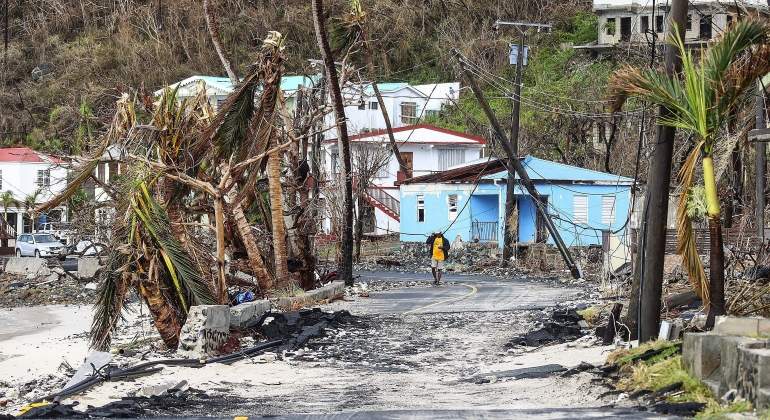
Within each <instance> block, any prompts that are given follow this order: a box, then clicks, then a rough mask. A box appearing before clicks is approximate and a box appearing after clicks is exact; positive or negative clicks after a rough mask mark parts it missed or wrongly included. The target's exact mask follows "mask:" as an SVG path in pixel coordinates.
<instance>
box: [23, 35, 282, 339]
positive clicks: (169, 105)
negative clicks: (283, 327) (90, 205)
mask: <svg viewBox="0 0 770 420" xmlns="http://www.w3.org/2000/svg"><path fill="white" fill-rule="evenodd" d="M282 43H283V39H282V37H281V35H280V34H278V33H275V32H271V33H270V35H269V36H268V38H267V39H266V40H265V42H264V44H263V47H262V49H261V51H260V52H259V55H258V57H257V60H256V62H255V64H254V65H253V66H252V67H251V68H250V71H249V74H248V75H247V76H246V77H245V78H244V79H243V80H242V81H241V82H240V84H239V85H238V86H237V88H236V90H235V91H234V92H233V93H232V94H231V95H230V96H229V97H228V99H227V100H226V101H225V103H224V105H223V106H222V107H221V109H220V110H219V112H218V113H216V114H215V113H214V112H213V110H212V109H211V106H210V105H209V103H208V102H207V98H206V97H205V96H204V95H205V89H203V90H201V93H200V94H199V95H198V96H197V97H194V98H192V99H185V100H179V99H178V98H177V95H176V93H177V92H176V91H175V90H170V89H169V90H167V91H166V92H165V93H164V94H163V95H161V97H160V98H158V100H157V102H155V103H154V104H153V105H152V106H146V111H147V112H138V111H137V109H136V105H135V103H136V102H138V101H137V100H136V98H133V99H132V98H130V97H129V96H128V95H124V96H123V97H122V98H121V99H120V100H119V101H118V104H117V111H116V114H115V117H114V119H113V122H112V124H111V126H110V129H109V130H108V131H107V133H106V134H105V135H104V136H103V138H102V139H101V142H100V144H99V145H98V146H97V147H95V148H94V150H95V153H94V154H93V156H92V157H91V158H90V159H87V160H85V161H84V162H83V163H82V164H81V166H80V168H79V169H78V173H77V174H76V176H75V177H74V178H73V182H72V183H71V184H69V185H68V188H67V189H66V190H65V191H64V192H63V193H62V194H60V195H58V196H57V197H55V198H54V199H52V200H51V201H50V202H48V203H46V204H44V205H41V206H40V207H39V208H37V209H36V211H44V210H46V209H48V208H51V207H53V206H55V205H57V204H59V203H61V202H62V201H64V200H66V199H67V198H68V197H69V196H71V195H72V194H74V193H75V191H77V190H78V189H79V188H80V186H81V184H82V183H84V182H85V181H86V180H87V179H88V178H89V177H90V176H91V174H92V173H93V171H94V168H95V167H96V164H97V162H98V161H99V158H100V156H101V154H102V153H103V151H104V150H105V149H106V148H107V147H117V148H118V149H119V150H121V151H122V152H121V157H120V159H119V164H120V167H121V176H120V177H119V179H118V180H117V181H116V182H114V184H113V185H112V186H111V187H112V189H111V190H112V194H113V196H112V197H111V198H112V200H113V201H114V203H115V207H114V216H113V223H112V232H111V253H110V255H109V258H108V261H107V265H106V267H105V269H104V270H102V275H101V278H100V286H99V297H98V300H97V302H96V309H95V316H94V321H93V325H92V329H91V345H92V347H94V348H97V349H105V348H107V347H108V346H109V344H110V341H111V336H112V332H113V331H114V330H115V327H116V325H117V324H118V321H119V320H120V319H121V314H122V311H123V309H124V305H125V302H126V299H127V295H128V293H129V292H130V291H132V290H134V291H136V292H137V294H138V295H139V296H141V298H142V299H143V300H144V302H145V303H146V304H147V306H148V307H149V309H150V312H151V314H152V316H153V319H154V322H155V326H156V328H157V329H158V331H159V333H160V336H161V338H162V339H163V341H164V342H165V344H166V345H167V346H168V347H169V348H176V346H177V344H178V340H179V333H180V330H181V328H182V325H183V324H184V322H185V319H186V317H187V313H188V311H189V308H190V307H191V306H193V305H201V304H226V303H227V302H228V300H229V299H228V296H227V288H228V282H229V278H230V276H229V272H228V264H229V263H230V262H234V261H235V260H237V259H238V256H239V255H246V256H247V262H246V263H245V264H240V265H239V267H246V269H245V271H248V272H247V274H250V275H252V276H253V278H254V279H255V283H256V284H254V287H255V288H258V290H259V291H260V292H261V293H262V294H263V295H268V294H269V293H270V292H271V290H272V289H273V287H274V286H275V285H279V286H283V287H285V286H287V285H289V284H290V283H291V282H292V280H291V279H290V278H289V276H288V273H286V255H287V251H286V242H285V233H284V232H283V230H282V229H280V227H281V224H282V223H283V217H282V216H283V214H282V213H283V212H282V209H283V204H282V192H281V179H280V177H281V171H280V162H281V160H282V155H283V151H284V150H285V149H287V148H289V146H291V145H292V144H293V142H296V138H294V137H289V140H288V141H283V137H282V135H281V130H279V129H278V128H279V124H278V121H279V118H278V112H277V111H276V108H277V104H279V101H278V98H279V89H280V80H281V74H282V62H283V54H282V50H283V46H282ZM144 102H145V103H147V102H151V101H144ZM268 168H269V170H266V169H268ZM264 175H266V176H267V177H268V179H269V184H270V193H269V198H270V206H271V208H272V210H271V212H270V213H271V215H272V221H271V222H272V223H271V224H270V226H272V232H273V241H272V243H273V245H272V246H273V248H272V249H271V248H270V247H268V246H263V248H262V249H261V248H260V247H259V245H258V244H261V242H260V241H258V240H257V238H256V237H255V232H254V229H253V227H252V225H251V224H250V223H249V221H248V219H247V214H248V213H249V211H248V209H249V208H251V206H252V205H253V204H254V203H256V202H258V201H260V200H262V193H261V192H260V191H259V189H258V188H257V183H258V181H259V180H260V179H261V178H262V177H263V176H264ZM263 222H267V221H266V220H263ZM265 224H267V223H265ZM262 242H264V241H262ZM273 255H275V256H276V257H275V258H274V259H273V258H272V256H273ZM266 256H270V258H266ZM269 262H272V264H273V266H272V269H271V268H270V266H269V265H268V263H269Z"/></svg>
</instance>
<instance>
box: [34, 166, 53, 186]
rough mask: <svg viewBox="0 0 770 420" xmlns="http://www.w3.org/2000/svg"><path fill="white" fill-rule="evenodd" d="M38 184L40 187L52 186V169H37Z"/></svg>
mask: <svg viewBox="0 0 770 420" xmlns="http://www.w3.org/2000/svg"><path fill="white" fill-rule="evenodd" d="M37 186H38V188H44V187H50V186H51V170H50V169H44V170H40V171H37Z"/></svg>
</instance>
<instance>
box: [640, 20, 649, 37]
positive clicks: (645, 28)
mask: <svg viewBox="0 0 770 420" xmlns="http://www.w3.org/2000/svg"><path fill="white" fill-rule="evenodd" d="M649 30H650V17H649V16H642V19H641V21H640V22H639V32H641V33H643V34H646V33H647V31H649Z"/></svg>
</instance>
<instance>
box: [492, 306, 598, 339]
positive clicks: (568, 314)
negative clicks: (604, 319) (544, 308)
mask: <svg viewBox="0 0 770 420" xmlns="http://www.w3.org/2000/svg"><path fill="white" fill-rule="evenodd" d="M581 321H583V317H582V316H580V315H578V313H577V311H576V310H575V309H558V310H555V311H554V312H553V313H552V314H551V317H550V319H549V320H548V321H545V322H543V323H541V325H542V326H541V327H540V328H538V329H535V330H532V331H530V332H528V333H526V334H523V335H519V336H516V337H513V338H512V339H511V340H510V341H509V342H508V343H507V344H506V345H505V346H506V347H507V348H512V347H517V346H528V347H538V346H544V345H551V344H557V343H564V342H567V341H573V340H575V339H578V338H580V337H582V336H584V335H586V334H587V333H586V332H584V330H583V328H582V327H581V325H580V322H581Z"/></svg>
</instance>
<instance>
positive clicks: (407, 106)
mask: <svg viewBox="0 0 770 420" xmlns="http://www.w3.org/2000/svg"><path fill="white" fill-rule="evenodd" d="M401 123H402V124H417V103H416V102H401Z"/></svg>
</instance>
